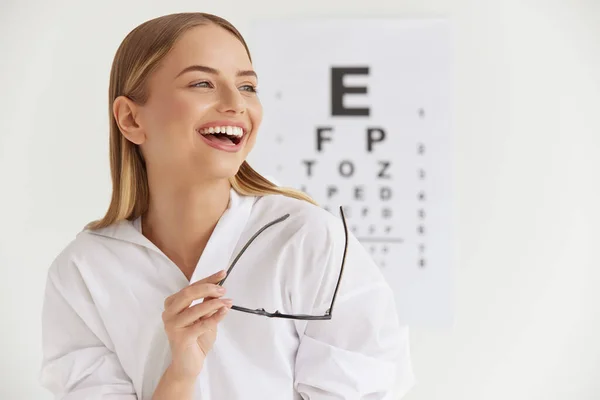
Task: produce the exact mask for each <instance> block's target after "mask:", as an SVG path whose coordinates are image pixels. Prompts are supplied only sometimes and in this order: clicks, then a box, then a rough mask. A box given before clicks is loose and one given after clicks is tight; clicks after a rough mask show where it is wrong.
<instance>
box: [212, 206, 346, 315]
mask: <svg viewBox="0 0 600 400" xmlns="http://www.w3.org/2000/svg"><path fill="white" fill-rule="evenodd" d="M289 216H290V214H285V215H284V216H282V217H280V218H278V219H276V220H274V221H272V222H270V223H268V224H267V225H265V226H263V227H262V228H261V229H260V230H259V231H258V232H256V233H255V234H254V235H253V236H252V237H251V238H250V240H248V242H247V243H246V244H245V245H244V247H242V249H241V250H240V252H239V253H238V254H237V256H236V257H235V258H234V260H233V262H232V263H231V265H230V266H229V268H228V269H227V274H226V275H225V278H223V280H221V281H220V282H219V283H218V285H219V286H223V284H224V283H225V281H226V280H227V278H228V277H229V274H231V271H232V270H233V267H235V265H236V264H237V262H238V261H239V259H240V257H241V256H242V254H244V252H245V251H246V249H247V248H248V247H249V246H250V244H251V243H252V242H253V241H254V239H256V238H257V237H258V236H259V235H260V234H261V233H262V232H263V231H265V230H266V229H268V228H270V227H271V226H273V225H275V224H278V223H280V222H283V221H285V220H286V219H288V218H289ZM340 216H341V217H342V223H343V224H344V238H345V242H344V254H343V256H342V265H341V267H340V275H339V277H338V280H337V283H336V285H335V290H334V292H333V297H332V298H331V305H330V306H329V308H328V309H327V311H325V314H324V315H307V314H284V313H280V312H279V311H275V312H268V311H265V309H264V308H259V309H251V308H246V307H240V306H236V305H234V306H231V309H232V310H236V311H240V312H244V313H248V314H255V315H262V316H264V317H268V318H285V319H295V320H306V321H324V320H330V319H331V318H332V316H333V307H334V305H335V299H336V297H337V294H338V290H339V288H340V282H341V281H342V275H343V273H344V265H345V264H346V253H347V252H348V225H347V223H346V217H345V216H344V210H343V208H342V207H341V206H340Z"/></svg>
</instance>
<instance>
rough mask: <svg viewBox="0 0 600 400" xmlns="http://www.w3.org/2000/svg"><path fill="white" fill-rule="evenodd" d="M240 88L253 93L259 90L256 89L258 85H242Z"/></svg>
mask: <svg viewBox="0 0 600 400" xmlns="http://www.w3.org/2000/svg"><path fill="white" fill-rule="evenodd" d="M240 90H242V91H244V92H252V93H256V92H258V90H257V89H256V86H252V85H244V86H240Z"/></svg>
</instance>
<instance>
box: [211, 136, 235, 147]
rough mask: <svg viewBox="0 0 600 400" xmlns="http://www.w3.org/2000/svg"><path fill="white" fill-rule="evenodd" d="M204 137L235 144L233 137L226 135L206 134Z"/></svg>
mask: <svg viewBox="0 0 600 400" xmlns="http://www.w3.org/2000/svg"><path fill="white" fill-rule="evenodd" d="M204 137H205V138H207V139H208V140H210V141H213V142H219V143H223V144H228V145H233V142H232V141H231V139H229V138H228V137H227V136H226V135H205V136H204Z"/></svg>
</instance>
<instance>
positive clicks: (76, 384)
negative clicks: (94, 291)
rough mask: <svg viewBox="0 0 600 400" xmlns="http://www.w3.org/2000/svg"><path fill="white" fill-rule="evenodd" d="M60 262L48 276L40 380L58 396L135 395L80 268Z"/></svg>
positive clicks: (91, 399)
mask: <svg viewBox="0 0 600 400" xmlns="http://www.w3.org/2000/svg"><path fill="white" fill-rule="evenodd" d="M57 267H61V266H59V265H56V261H55V264H54V265H53V266H52V267H51V268H50V271H49V273H48V277H47V281H46V290H45V297H44V305H43V311H42V351H43V360H42V368H41V373H40V383H41V384H42V386H44V387H45V388H46V389H48V390H49V391H50V392H52V393H53V394H54V396H55V399H62V400H83V399H86V400H97V399H98V400H99V399H110V400H135V399H137V396H136V393H135V389H134V387H133V384H132V382H131V380H130V379H129V377H128V376H127V374H126V373H125V371H124V370H123V368H122V366H121V364H120V362H119V359H118V358H117V356H116V354H115V353H114V352H113V351H112V350H111V347H112V345H111V344H110V339H109V338H108V334H107V333H106V329H105V328H104V325H103V323H102V320H101V318H100V316H99V315H98V312H97V310H96V308H95V307H94V303H93V301H92V298H91V296H90V294H89V292H88V290H87V287H86V285H85V283H84V281H83V279H82V278H81V275H80V274H79V273H78V270H77V269H76V268H65V269H63V270H61V269H60V268H57ZM101 338H102V339H101ZM107 344H108V346H107Z"/></svg>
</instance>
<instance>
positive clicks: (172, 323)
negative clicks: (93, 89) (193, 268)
mask: <svg viewBox="0 0 600 400" xmlns="http://www.w3.org/2000/svg"><path fill="white" fill-rule="evenodd" d="M224 277H225V271H220V272H218V273H216V274H214V275H211V276H209V277H208V278H205V279H203V280H201V281H198V282H195V283H193V284H191V285H189V286H188V287H186V288H184V289H182V290H180V291H179V292H177V293H175V294H173V295H172V296H169V297H168V298H167V299H166V300H165V311H164V312H163V315H162V318H163V323H164V327H165V332H166V333H167V337H168V338H169V345H170V347H171V355H172V359H171V365H170V366H169V367H168V368H169V370H168V371H167V372H168V373H169V376H170V377H171V378H172V379H174V380H177V381H180V382H195V380H196V377H197V376H198V374H199V373H200V371H201V370H202V366H203V365H204V360H205V358H206V355H207V354H208V352H209V351H210V350H211V349H212V346H213V344H214V342H215V339H216V337H217V325H218V323H219V322H221V321H222V320H223V318H224V317H225V315H226V314H227V311H229V309H230V308H231V305H232V302H231V300H229V299H221V297H222V296H223V295H224V294H225V288H223V287H221V286H219V285H217V283H218V282H220V281H221V280H222V279H223V278H224ZM198 299H204V300H203V302H202V303H199V304H196V305H194V306H192V307H190V305H191V304H192V302H193V301H194V300H198Z"/></svg>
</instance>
